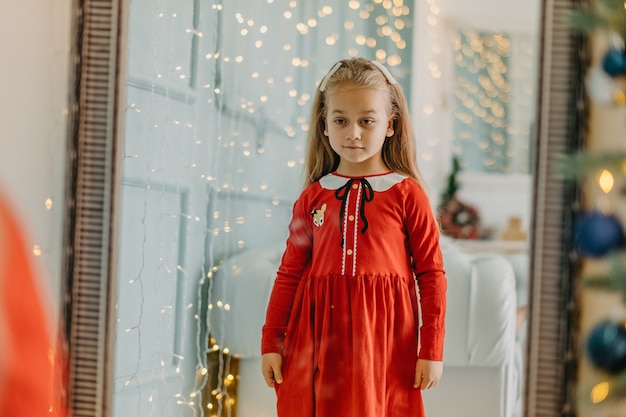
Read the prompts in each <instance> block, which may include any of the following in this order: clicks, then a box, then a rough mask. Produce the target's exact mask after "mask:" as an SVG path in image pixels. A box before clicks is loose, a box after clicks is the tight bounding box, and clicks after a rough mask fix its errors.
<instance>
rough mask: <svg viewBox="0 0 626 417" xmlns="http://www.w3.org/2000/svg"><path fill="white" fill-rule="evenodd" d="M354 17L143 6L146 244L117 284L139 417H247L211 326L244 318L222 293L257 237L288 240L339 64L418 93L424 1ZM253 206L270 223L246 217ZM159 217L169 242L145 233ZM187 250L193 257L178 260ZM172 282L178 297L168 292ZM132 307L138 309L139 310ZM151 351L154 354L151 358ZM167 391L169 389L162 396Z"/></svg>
mask: <svg viewBox="0 0 626 417" xmlns="http://www.w3.org/2000/svg"><path fill="white" fill-rule="evenodd" d="M240 3H241V4H243V3H245V7H241V6H240ZM346 6H347V7H344V8H338V6H336V5H333V6H329V5H324V4H316V3H311V2H306V3H305V2H298V1H289V2H277V1H273V0H266V2H258V3H248V2H231V1H229V2H216V3H215V4H212V5H209V6H207V5H205V4H203V3H202V2H197V4H196V9H195V10H188V9H183V8H182V6H180V5H178V4H176V3H172V2H159V3H156V4H155V3H152V2H148V1H145V0H144V1H142V2H133V4H132V7H133V12H132V13H131V14H130V16H131V22H130V34H131V40H133V39H134V41H133V42H131V48H130V53H129V80H128V85H129V90H128V100H129V105H128V108H127V113H126V126H127V131H126V138H125V139H126V140H125V144H124V149H123V154H124V155H123V157H124V159H123V161H124V181H125V187H126V188H128V187H131V188H132V187H134V188H133V190H134V192H135V193H137V192H139V194H140V195H142V197H140V198H143V200H140V201H139V204H138V207H135V213H137V215H136V217H134V221H135V223H134V224H130V223H126V224H123V225H122V233H124V231H125V230H130V229H132V228H133V227H135V228H136V227H140V228H143V230H140V232H139V233H140V234H141V233H143V235H144V240H143V242H142V243H141V247H137V248H131V250H128V251H127V250H124V251H122V253H121V254H120V258H121V259H120V263H121V264H125V263H128V262H130V263H133V264H136V265H137V267H136V270H133V271H132V272H130V273H129V272H128V271H126V270H124V271H122V272H123V273H124V274H125V275H124V276H121V278H120V283H119V293H120V295H121V296H120V299H119V304H118V306H117V309H118V312H119V317H118V328H119V329H118V335H117V343H118V345H117V347H118V349H120V348H123V349H125V350H124V351H123V352H120V351H118V352H117V355H118V358H121V357H123V359H124V362H123V363H124V367H123V368H121V369H118V372H119V373H117V374H116V375H115V378H116V387H117V388H116V389H117V391H122V390H128V389H130V388H131V387H132V386H136V387H137V390H138V392H139V391H140V386H141V388H142V389H143V388H144V387H145V386H146V385H152V388H151V391H150V394H149V395H148V396H147V400H146V397H142V396H139V398H137V401H138V402H139V401H141V402H140V403H138V404H136V405H135V406H136V407H137V408H144V407H153V406H155V405H156V404H167V405H166V406H167V407H170V406H174V407H184V408H191V409H193V410H194V413H197V415H209V416H222V415H229V416H235V414H236V410H237V403H238V398H237V382H238V380H239V375H238V368H237V363H238V359H236V355H233V353H235V352H232V353H231V351H230V349H229V347H228V346H222V345H221V344H219V342H218V340H215V339H213V338H211V337H209V334H213V333H214V332H213V331H211V329H207V323H208V317H209V316H210V315H212V314H213V312H215V311H217V310H219V312H220V314H228V313H229V311H230V309H231V308H233V306H232V303H230V302H229V300H227V299H226V298H227V296H226V295H224V299H214V295H213V293H212V287H213V280H214V276H215V272H217V271H218V270H219V267H220V265H221V264H222V263H223V261H224V260H225V259H227V258H228V257H230V256H232V255H233V254H234V253H236V252H238V251H241V250H244V249H247V248H249V247H253V246H254V245H255V241H254V239H259V238H260V239H262V238H263V236H264V235H266V234H269V233H273V234H274V235H275V234H276V233H277V232H276V230H286V221H287V219H286V217H287V216H286V215H285V213H287V212H288V210H289V207H290V201H291V200H293V198H294V197H295V193H296V192H297V190H298V188H299V182H300V181H299V177H298V172H297V171H299V170H300V169H301V168H302V165H303V150H304V142H305V137H306V133H307V128H308V118H309V110H310V105H311V99H312V97H313V95H314V93H315V89H316V82H319V80H320V79H321V78H322V76H323V75H324V74H325V73H326V71H327V70H328V68H329V67H330V66H331V65H332V63H333V62H335V61H336V60H338V59H341V58H345V57H350V56H357V55H359V56H364V57H367V58H370V59H376V60H377V61H379V62H381V63H384V64H385V65H387V66H388V67H389V68H390V69H391V71H392V72H393V73H394V76H395V77H396V78H397V79H398V81H399V82H400V83H401V84H402V83H403V84H405V85H404V86H403V87H404V88H405V90H406V91H407V92H408V91H410V89H409V88H408V83H410V79H411V60H410V54H411V51H410V49H411V48H410V47H409V46H410V43H411V39H412V31H413V22H412V14H411V13H412V10H411V8H412V3H411V2H409V1H403V0H394V1H391V0H372V1H367V2H364V1H360V2H359V1H355V0H351V1H349V2H347V4H346ZM187 46H190V48H189V49H188V48H187ZM407 57H409V59H407ZM269 168H271V169H269ZM207 186H208V187H209V191H208V195H207ZM285 190H289V192H286V191H285ZM179 200H180V202H179V203H178V201H179ZM249 201H253V202H254V204H256V206H255V207H261V206H262V208H261V209H260V212H255V213H250V210H249V208H248V203H247V202H249ZM124 203H128V204H130V202H129V201H127V200H125V201H123V205H124ZM173 204H179V208H178V209H176V208H174V206H173ZM125 213H126V214H125V215H129V213H130V214H133V212H132V211H128V212H125ZM276 213H278V214H279V215H277V214H276ZM155 218H156V220H154V219H155ZM149 219H153V220H150V221H153V222H155V223H156V224H157V225H158V227H159V228H161V229H162V230H161V231H156V232H155V231H150V230H146V227H148V226H147V225H148V224H150V223H149V221H148V220H149ZM178 221H180V222H181V223H180V224H181V226H180V229H176V227H175V224H176V222H178ZM170 230H178V232H177V233H178V235H176V236H173V235H172V234H171V233H170V232H169V231H170ZM250 230H253V233H250V232H249V231H250ZM198 243H201V244H198ZM177 244H178V245H182V246H183V247H186V248H187V251H186V252H185V253H183V254H176V248H175V246H176V245H177ZM203 245H206V247H205V246H203ZM127 249H128V248H127ZM127 252H128V253H127ZM131 254H132V255H131ZM131 257H134V258H135V259H132V260H129V258H131ZM131 261H132V262H131ZM197 264H201V266H200V268H202V272H201V273H200V274H198V273H197V272H196V271H195V270H194V267H196V268H197V267H198V265H197ZM205 269H206V270H205ZM198 276H200V278H199V279H198ZM172 282H176V283H177V284H176V285H177V287H176V288H177V290H176V291H174V292H180V294H173V293H170V291H169V289H170V288H172V284H171V283H172ZM194 288H197V292H195V293H194V290H193V289H194ZM192 293H194V294H193V295H192ZM125 294H128V295H125ZM131 295H134V296H135V297H137V298H140V299H141V300H142V302H141V305H139V306H134V305H133V306H131V305H129V304H130V303H132V302H133V298H132V296H131ZM153 296H156V297H158V299H157V300H153V299H152V297H153ZM129 312H131V314H129ZM149 326H156V327H158V329H155V328H150V327H149ZM173 329H176V334H177V336H176V337H174V338H173V340H171V339H172V336H171V335H169V334H167V333H166V332H171V331H172V330H173ZM214 330H218V329H214ZM161 332H163V333H161ZM153 333H156V335H154V334H153ZM217 333H219V332H217ZM148 337H155V339H154V346H148V345H145V346H144V345H143V344H142V342H143V341H144V339H145V340H150V341H152V340H153V339H147V338H148ZM193 339H195V346H192V344H193V342H192V340H193ZM170 343H172V344H173V345H174V349H173V351H172V352H171V357H168V355H167V350H168V349H169V346H170V345H169V344H170ZM153 349H154V350H153ZM194 351H197V352H195V354H194ZM122 354H123V355H122ZM151 361H154V362H151ZM147 364H152V367H153V368H152V369H151V370H149V372H147V370H146V369H145V367H146V366H147ZM172 364H174V365H172ZM127 365H128V366H127ZM172 372H173V375H172ZM150 374H151V375H153V376H152V378H153V379H152V380H146V378H150V377H149V376H148V375H150ZM192 374H194V377H190V375H192ZM163 380H171V381H172V382H170V383H168V385H167V386H166V387H165V388H164V387H162V386H161V384H162V381H163ZM173 381H177V382H173ZM172 389H175V390H176V391H175V392H170V391H171V390H172ZM168 410H169V409H168Z"/></svg>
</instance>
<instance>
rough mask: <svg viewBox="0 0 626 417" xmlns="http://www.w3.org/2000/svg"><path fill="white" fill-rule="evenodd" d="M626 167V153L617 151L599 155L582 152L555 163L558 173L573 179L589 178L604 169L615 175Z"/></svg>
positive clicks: (563, 157) (563, 156)
mask: <svg viewBox="0 0 626 417" xmlns="http://www.w3.org/2000/svg"><path fill="white" fill-rule="evenodd" d="M625 166H626V153H622V152H615V151H611V152H598V153H592V152H588V151H580V152H576V153H572V154H568V155H561V156H560V157H559V159H557V160H556V163H555V167H556V169H557V170H558V172H560V173H562V174H563V175H565V177H567V178H572V179H585V178H589V177H590V176H594V175H596V174H597V173H598V172H599V171H600V170H602V169H607V170H609V171H612V172H613V174H616V173H621V172H623V170H624V167H625ZM621 175H623V174H621Z"/></svg>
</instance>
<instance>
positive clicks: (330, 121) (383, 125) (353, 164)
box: [324, 87, 393, 176]
mask: <svg viewBox="0 0 626 417" xmlns="http://www.w3.org/2000/svg"><path fill="white" fill-rule="evenodd" d="M388 105H389V97H388V94H387V93H386V92H385V91H382V90H378V89H375V88H366V87H359V88H355V87H349V88H344V87H338V88H337V89H334V90H333V91H332V92H329V94H328V103H327V108H326V117H325V119H324V122H325V129H324V134H325V135H326V136H327V137H328V138H329V141H330V146H331V147H332V148H333V150H334V151H335V152H336V153H337V154H338V155H339V158H340V161H339V166H338V167H337V173H339V174H342V175H347V176H364V175H375V174H383V173H385V172H388V171H389V168H388V167H387V166H385V163H384V162H383V159H382V153H381V152H382V148H383V144H384V143H385V140H386V139H387V137H389V136H392V135H393V120H392V119H391V117H390V116H389V114H388V113H387V107H388Z"/></svg>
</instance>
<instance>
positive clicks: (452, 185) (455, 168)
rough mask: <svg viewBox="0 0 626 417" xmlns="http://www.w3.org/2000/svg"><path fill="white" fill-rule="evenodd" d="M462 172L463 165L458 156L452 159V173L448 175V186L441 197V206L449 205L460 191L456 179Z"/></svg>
mask: <svg viewBox="0 0 626 417" xmlns="http://www.w3.org/2000/svg"><path fill="white" fill-rule="evenodd" d="M460 170H461V164H460V162H459V158H457V157H456V156H455V157H454V158H452V172H450V175H448V186H447V187H446V190H445V191H444V192H443V193H442V195H441V204H442V205H443V204H445V203H447V202H448V201H449V200H450V199H451V198H452V197H454V195H455V194H456V193H457V191H459V183H458V181H457V179H456V176H457V174H458V173H459V171H460Z"/></svg>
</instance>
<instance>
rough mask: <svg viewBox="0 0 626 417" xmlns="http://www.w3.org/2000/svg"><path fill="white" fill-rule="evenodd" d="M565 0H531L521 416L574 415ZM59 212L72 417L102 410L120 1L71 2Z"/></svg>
mask: <svg viewBox="0 0 626 417" xmlns="http://www.w3.org/2000/svg"><path fill="white" fill-rule="evenodd" d="M577 5H578V1H576V0H542V7H541V24H540V37H539V39H540V41H541V42H540V43H541V45H540V51H541V52H540V74H539V79H538V90H539V91H538V114H537V116H538V130H537V139H536V140H537V143H536V148H537V155H536V156H535V172H534V196H533V222H532V225H531V245H530V255H531V256H530V258H531V264H530V271H531V274H530V275H531V285H530V295H531V300H532V301H531V303H530V311H529V328H528V341H529V343H528V346H527V356H528V361H527V364H526V388H525V395H524V397H525V405H524V414H525V416H527V417H542V416H545V417H555V416H559V415H561V416H566V415H567V416H569V415H575V412H576V411H575V408H576V407H575V405H574V404H573V399H574V392H575V386H576V363H577V355H576V344H575V333H576V329H577V310H576V308H575V305H576V303H574V302H573V301H574V299H575V291H574V290H575V286H574V285H573V284H572V277H573V273H572V271H573V268H574V266H573V264H572V262H571V260H570V256H569V254H570V250H571V248H570V240H571V239H570V231H571V224H572V218H573V211H574V210H572V208H573V207H574V206H575V205H576V204H577V199H578V193H577V188H576V186H575V184H572V183H571V182H568V181H566V180H564V179H563V178H561V177H560V176H559V175H558V173H556V172H554V169H553V166H554V161H555V158H557V157H558V156H559V155H562V154H564V153H566V152H569V151H571V150H574V149H576V148H578V146H579V144H580V143H581V140H580V137H581V136H582V134H583V131H584V129H583V125H584V123H585V120H586V105H585V101H584V92H583V88H582V79H583V75H584V71H585V68H586V61H585V57H586V54H585V48H584V39H583V38H582V37H580V36H574V35H572V33H571V31H570V30H569V27H568V23H567V14H568V13H569V11H570V10H571V9H572V8H574V7H575V6H577ZM72 10H73V13H74V15H73V27H72V51H71V57H72V68H71V70H72V80H71V83H70V86H71V87H70V89H71V97H70V102H71V105H70V120H69V130H68V131H69V138H68V149H67V151H68V152H67V154H68V164H67V167H68V168H67V177H66V186H67V193H66V208H65V211H66V213H65V219H66V223H65V228H64V233H65V243H64V245H65V251H64V253H65V259H64V271H63V279H64V294H65V299H64V315H65V317H64V318H65V323H66V332H67V340H68V345H69V403H70V407H71V409H72V413H73V415H74V416H75V417H80V416H90V417H106V416H110V415H111V413H112V411H111V410H112V406H111V404H112V392H113V382H112V381H113V372H112V368H113V360H114V357H113V354H114V335H115V314H114V300H115V296H116V285H117V276H116V266H117V259H116V256H117V255H116V252H117V249H118V232H117V222H118V220H117V217H118V212H119V200H120V199H119V192H120V184H121V175H120V170H121V159H120V154H121V149H122V146H121V144H122V140H123V132H124V129H123V121H124V113H125V110H126V103H125V95H124V94H125V81H126V80H125V74H126V53H127V45H126V39H127V33H126V31H127V26H128V24H127V23H128V12H129V4H128V1H127V0H126V1H125V0H89V1H80V0H74V2H73V7H72Z"/></svg>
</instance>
